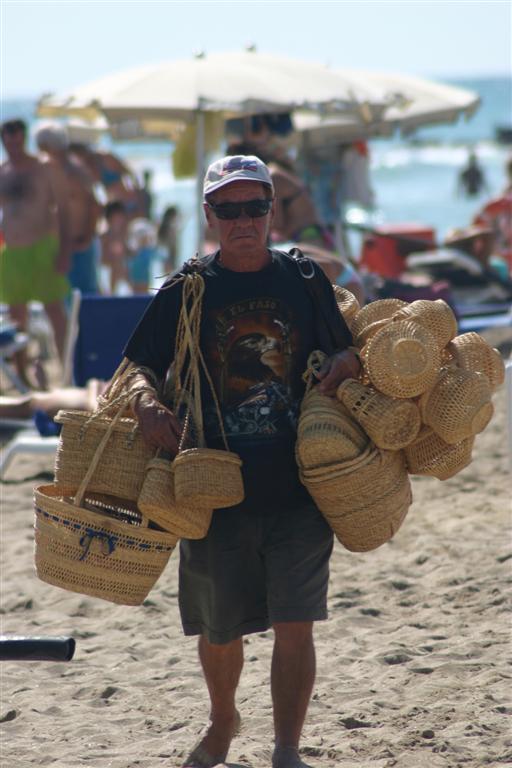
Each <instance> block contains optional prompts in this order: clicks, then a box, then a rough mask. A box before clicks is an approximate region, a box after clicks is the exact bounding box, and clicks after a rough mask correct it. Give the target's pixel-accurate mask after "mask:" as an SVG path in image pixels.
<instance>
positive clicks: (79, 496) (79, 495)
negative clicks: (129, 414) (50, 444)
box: [73, 408, 124, 507]
mask: <svg viewBox="0 0 512 768" xmlns="http://www.w3.org/2000/svg"><path fill="white" fill-rule="evenodd" d="M123 413H124V408H122V409H120V410H119V411H118V412H117V413H116V415H115V416H114V418H113V419H112V421H111V422H110V424H109V426H108V429H107V431H106V432H105V434H104V435H103V437H102V438H101V441H100V444H99V445H98V447H97V448H96V451H95V453H94V456H93V457H92V461H91V463H90V465H89V468H88V470H87V472H86V473H85V475H84V476H83V478H82V482H81V483H80V485H79V487H78V490H77V492H76V494H75V498H74V501H73V504H74V505H75V507H80V506H82V501H83V498H84V495H85V491H86V490H87V486H88V484H89V481H90V479H91V477H92V476H93V474H94V471H95V469H96V467H97V466H98V463H99V460H100V459H101V457H102V455H103V452H104V450H105V448H106V445H107V443H108V441H109V440H110V436H111V435H112V432H113V431H114V428H115V426H116V424H117V422H118V421H119V419H120V418H121V416H122V414H123Z"/></svg>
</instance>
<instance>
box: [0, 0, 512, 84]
mask: <svg viewBox="0 0 512 768" xmlns="http://www.w3.org/2000/svg"><path fill="white" fill-rule="evenodd" d="M0 22H1V27H0V50H1V53H0V95H1V97H2V98H3V99H7V98H15V97H39V96H41V95H42V94H43V93H48V92H53V93H59V92H65V91H66V90H68V89H72V88H73V87H74V86H77V85H82V84H83V83H86V82H88V81H90V80H94V79H96V78H98V77H102V76H103V75H106V74H109V73H112V72H115V71H117V70H122V69H126V68H129V67H136V66H139V65H143V64H149V63H155V62H159V61H164V60H171V59H181V58H189V57H191V56H193V55H194V54H195V53H197V52H199V51H205V52H206V53H208V52H216V51H226V50H240V49H242V48H244V47H246V46H247V45H256V47H257V49H258V50H260V51H265V52H271V53H278V54H281V55H283V56H290V57H295V58H301V59H306V60H310V61H317V62H321V63H327V64H329V65H330V66H332V67H351V68H352V67H353V68H362V69H364V68H368V69H381V70H394V71H401V72H407V73H408V74H413V75H423V76H432V77H437V78H438V79H439V78H443V77H444V78H447V79H449V78H461V77H462V78H464V77H467V78H471V77H475V76H495V75H507V74H508V75H511V73H512V0H476V1H475V2H469V1H468V0H440V1H438V0H428V2H423V1H422V0H406V1H405V2H398V0H397V1H395V2H389V1H388V0H381V1H377V0H375V1H372V2H370V1H369V0H357V2H352V1H350V0H347V1H345V0H335V1H334V2H326V1H324V0H314V1H313V2H310V0H306V1H305V2H300V0H293V1H292V2H285V1H283V0H281V1H280V2H279V1H278V2H267V1H266V0H259V1H258V2H252V1H249V0H248V2H244V1H243V0H237V2H227V1H222V0H209V1H202V2H195V0H186V2H173V1H172V0H161V1H160V2H157V1H156V0H143V1H142V0H133V1H132V2H130V0H121V2H119V1H118V0H116V1H114V0H101V1H100V2H98V1H97V0H87V2H82V1H81V0H37V1H34V0H0Z"/></svg>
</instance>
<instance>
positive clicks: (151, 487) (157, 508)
mask: <svg viewBox="0 0 512 768" xmlns="http://www.w3.org/2000/svg"><path fill="white" fill-rule="evenodd" d="M138 505H139V509H140V510H141V512H142V514H143V515H145V516H146V517H149V518H150V519H151V520H154V521H155V522H156V523H158V525H160V526H161V527H162V528H164V529H165V530H166V531H170V532H171V533H172V534H174V535H175V536H178V537H179V538H180V539H202V538H204V537H205V536H206V534H207V533H208V529H209V527H210V523H211V520H212V514H213V512H212V509H211V508H205V507H201V506H192V505H187V506H185V505H184V504H177V503H176V499H175V496H174V467H173V463H172V462H171V460H170V459H163V458H156V459H152V460H151V461H150V462H149V464H148V466H147V472H146V478H145V480H144V484H143V486H142V490H141V492H140V496H139V502H138Z"/></svg>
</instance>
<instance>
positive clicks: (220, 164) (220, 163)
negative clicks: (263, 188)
mask: <svg viewBox="0 0 512 768" xmlns="http://www.w3.org/2000/svg"><path fill="white" fill-rule="evenodd" d="M234 181H256V182H258V183H259V184H267V186H269V187H270V188H271V189H272V191H274V185H273V184H272V179H271V178H270V173H269V170H268V168H267V166H266V165H265V163H264V162H263V161H262V160H260V158H259V157H256V155H228V156H227V157H222V158H221V159H220V160H215V162H213V163H212V164H211V165H210V166H209V167H208V170H207V171H206V175H205V177H204V184H203V195H204V197H206V196H207V195H209V194H211V193H212V192H215V190H216V189H220V188H221V187H225V186H226V184H232V182H234Z"/></svg>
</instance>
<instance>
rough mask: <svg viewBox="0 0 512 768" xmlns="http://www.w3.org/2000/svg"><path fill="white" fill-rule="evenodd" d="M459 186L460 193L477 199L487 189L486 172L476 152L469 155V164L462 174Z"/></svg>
mask: <svg viewBox="0 0 512 768" xmlns="http://www.w3.org/2000/svg"><path fill="white" fill-rule="evenodd" d="M457 186H458V191H459V192H463V193H464V194H465V196H466V197H476V196H477V195H479V194H480V192H481V191H482V190H483V189H486V188H487V181H486V179H485V175H484V172H483V170H482V168H481V167H480V165H479V164H478V159H477V156H476V155H475V153H474V152H470V153H469V156H468V164H467V165H466V166H465V167H464V168H463V169H462V171H461V172H460V174H459V178H458V185H457Z"/></svg>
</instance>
